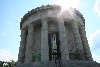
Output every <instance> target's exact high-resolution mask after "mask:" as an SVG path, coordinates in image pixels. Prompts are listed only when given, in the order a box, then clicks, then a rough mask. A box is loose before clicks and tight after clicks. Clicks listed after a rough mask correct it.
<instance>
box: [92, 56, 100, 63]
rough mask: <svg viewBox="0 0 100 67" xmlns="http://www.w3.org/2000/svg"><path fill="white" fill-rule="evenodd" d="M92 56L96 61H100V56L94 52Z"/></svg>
mask: <svg viewBox="0 0 100 67" xmlns="http://www.w3.org/2000/svg"><path fill="white" fill-rule="evenodd" d="M92 57H93V59H94V60H95V61H96V62H98V63H100V60H98V59H100V56H98V55H95V54H92Z"/></svg>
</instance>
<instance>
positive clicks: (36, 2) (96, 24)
mask: <svg viewBox="0 0 100 67" xmlns="http://www.w3.org/2000/svg"><path fill="white" fill-rule="evenodd" d="M56 1H60V0H56ZM56 1H54V0H0V60H5V61H9V60H12V59H13V60H17V55H18V52H19V45H20V20H21V18H22V17H23V16H24V14H25V13H27V12H28V11H30V10H31V9H34V8H36V7H40V6H41V5H47V4H56ZM61 1H64V3H66V4H68V0H61ZM77 1H79V5H78V6H77V7H76V9H77V10H79V11H80V12H81V13H82V14H83V16H84V18H85V24H86V25H85V28H86V34H87V38H88V41H89V46H90V47H91V51H92V55H93V59H94V60H95V61H97V62H99V63H100V38H99V37H100V0H77ZM74 2H76V0H72V2H70V4H71V3H74Z"/></svg>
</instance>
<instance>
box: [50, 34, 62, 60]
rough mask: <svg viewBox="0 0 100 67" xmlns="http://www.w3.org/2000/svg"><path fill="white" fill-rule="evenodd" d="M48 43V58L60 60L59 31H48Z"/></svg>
mask: <svg viewBox="0 0 100 67" xmlns="http://www.w3.org/2000/svg"><path fill="white" fill-rule="evenodd" d="M48 43H49V60H50V61H51V60H60V59H61V54H60V47H59V46H60V41H59V33H50V34H48Z"/></svg>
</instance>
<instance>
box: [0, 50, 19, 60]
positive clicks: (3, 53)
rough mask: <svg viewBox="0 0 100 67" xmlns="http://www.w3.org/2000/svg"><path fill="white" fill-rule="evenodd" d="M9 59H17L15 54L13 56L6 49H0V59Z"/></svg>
mask: <svg viewBox="0 0 100 67" xmlns="http://www.w3.org/2000/svg"><path fill="white" fill-rule="evenodd" d="M10 60H14V61H17V56H14V55H13V54H11V53H10V52H9V51H7V50H4V49H0V61H10Z"/></svg>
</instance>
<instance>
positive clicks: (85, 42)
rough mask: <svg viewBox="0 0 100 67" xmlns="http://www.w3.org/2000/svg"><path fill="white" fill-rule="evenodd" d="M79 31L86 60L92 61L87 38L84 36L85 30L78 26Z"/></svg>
mask: <svg viewBox="0 0 100 67" xmlns="http://www.w3.org/2000/svg"><path fill="white" fill-rule="evenodd" d="M80 33H81V38H82V44H83V48H84V54H85V58H86V60H89V61H92V60H93V58H92V54H91V51H90V47H89V44H88V40H87V37H86V32H85V27H84V26H80Z"/></svg>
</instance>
